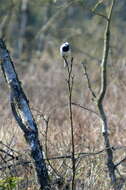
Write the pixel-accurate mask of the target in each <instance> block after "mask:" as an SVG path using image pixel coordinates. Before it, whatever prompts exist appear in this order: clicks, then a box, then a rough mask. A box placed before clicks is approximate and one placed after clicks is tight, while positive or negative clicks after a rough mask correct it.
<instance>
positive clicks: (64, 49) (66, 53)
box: [60, 42, 71, 67]
mask: <svg viewBox="0 0 126 190" xmlns="http://www.w3.org/2000/svg"><path fill="white" fill-rule="evenodd" d="M60 54H61V56H62V57H64V58H65V59H67V61H68V59H69V58H71V48H70V44H69V43H68V42H65V43H63V44H62V45H61V46H60ZM64 67H66V62H65V61H64Z"/></svg>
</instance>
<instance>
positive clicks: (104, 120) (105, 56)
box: [97, 0, 116, 184]
mask: <svg viewBox="0 0 126 190" xmlns="http://www.w3.org/2000/svg"><path fill="white" fill-rule="evenodd" d="M114 3H115V0H112V5H111V8H110V12H109V15H108V18H106V22H107V24H106V30H105V36H104V49H103V58H102V63H101V88H100V93H99V95H98V98H97V106H98V110H99V113H100V117H101V124H102V134H103V138H104V144H105V147H106V153H107V167H108V171H109V176H110V179H111V183H112V184H116V175H115V165H114V162H113V151H112V148H111V146H110V141H109V133H108V123H107V118H106V114H105V112H104V108H103V100H104V97H105V94H106V88H107V60H108V54H109V46H110V45H109V42H110V22H111V16H112V11H113V6H114Z"/></svg>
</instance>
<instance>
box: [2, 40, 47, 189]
mask: <svg viewBox="0 0 126 190" xmlns="http://www.w3.org/2000/svg"><path fill="white" fill-rule="evenodd" d="M0 58H1V69H2V71H3V74H4V77H5V79H6V82H7V84H8V86H9V89H10V104H11V108H12V113H13V116H14V118H15V120H16V121H17V123H18V125H19V127H20V128H21V129H22V131H23V132H24V137H25V139H26V142H27V143H28V145H29V147H30V151H31V157H32V159H33V161H34V162H33V163H34V167H35V170H36V175H37V181H38V185H39V186H40V189H41V190H45V189H47V188H48V186H49V181H48V172H47V168H46V164H45V161H44V158H43V152H42V147H41V145H40V141H39V138H38V128H37V125H36V122H35V120H34V118H33V115H32V113H31V110H30V107H29V101H28V99H27V97H26V95H25V93H24V91H23V89H22V87H21V82H20V81H19V79H18V76H17V73H16V71H15V67H14V64H13V62H12V60H11V58H10V55H9V52H8V50H7V48H6V46H5V43H4V41H3V40H2V39H0Z"/></svg>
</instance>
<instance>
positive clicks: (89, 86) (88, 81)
mask: <svg viewBox="0 0 126 190" xmlns="http://www.w3.org/2000/svg"><path fill="white" fill-rule="evenodd" d="M82 65H83V69H84V75H85V76H86V79H87V84H88V88H89V90H90V92H91V94H92V96H93V97H94V98H96V95H95V93H94V91H93V89H92V86H91V82H90V78H89V76H88V73H87V68H86V65H85V64H82Z"/></svg>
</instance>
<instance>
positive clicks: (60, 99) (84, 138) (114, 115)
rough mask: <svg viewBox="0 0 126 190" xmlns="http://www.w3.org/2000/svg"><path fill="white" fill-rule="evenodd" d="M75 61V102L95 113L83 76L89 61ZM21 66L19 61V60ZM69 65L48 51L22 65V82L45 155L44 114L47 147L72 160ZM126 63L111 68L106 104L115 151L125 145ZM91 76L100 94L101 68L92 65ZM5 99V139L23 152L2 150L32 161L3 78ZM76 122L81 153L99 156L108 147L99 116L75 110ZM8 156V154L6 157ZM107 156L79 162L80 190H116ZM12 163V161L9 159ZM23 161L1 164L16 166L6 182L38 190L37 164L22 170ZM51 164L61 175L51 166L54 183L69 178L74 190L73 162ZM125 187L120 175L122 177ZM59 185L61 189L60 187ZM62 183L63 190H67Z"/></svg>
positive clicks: (0, 134) (0, 109)
mask: <svg viewBox="0 0 126 190" xmlns="http://www.w3.org/2000/svg"><path fill="white" fill-rule="evenodd" d="M75 57H76V58H75V60H74V63H75V65H74V75H75V81H74V90H73V101H74V102H76V103H79V104H81V105H83V106H86V107H88V108H90V109H93V110H94V111H96V112H97V110H95V105H94V104H93V102H92V101H91V95H90V92H89V90H88V88H87V84H86V79H85V77H84V75H83V71H82V68H81V64H80V62H81V61H83V59H82V56H81V55H75ZM16 61H17V60H16ZM62 62H63V61H62V60H61V59H60V57H59V56H57V52H54V56H53V59H52V57H50V56H49V55H48V54H47V53H46V52H45V53H43V55H42V56H41V57H37V56H35V57H34V58H33V59H32V61H31V62H30V63H26V64H30V66H29V67H27V65H25V64H24V65H20V64H17V65H16V68H17V70H18V72H19V78H20V80H21V81H22V83H23V87H24V90H25V92H26V94H27V95H28V97H29V100H30V105H31V108H32V111H33V113H34V117H35V119H36V122H37V124H38V128H39V136H40V141H41V143H42V145H43V148H44V150H45V136H46V126H45V123H44V121H43V118H42V116H41V114H44V115H47V116H50V120H49V126H48V127H49V128H48V136H47V139H48V140H47V146H48V157H49V158H51V157H55V156H62V155H69V154H70V153H71V134H70V122H69V112H68V107H67V102H68V93H67V85H66V82H65V78H66V73H65V70H64V68H63V63H62ZM125 63H126V59H125V58H123V59H121V60H116V63H114V65H113V64H111V65H109V66H108V89H107V94H106V98H105V101H104V106H105V110H106V113H107V117H108V122H109V129H110V140H111V145H112V146H125V144H126V134H125V123H126V117H125V112H126V105H125V104H126V101H125V94H126V85H125V83H126V81H125V78H126V67H125ZM87 66H88V71H89V75H90V78H91V81H92V85H93V88H94V90H95V91H96V92H97V91H98V89H99V69H98V66H97V65H95V64H92V65H91V64H89V65H87ZM0 85H1V97H0V102H1V104H0V113H1V114H0V119H1V127H0V140H1V141H2V142H3V143H4V144H6V145H8V146H9V147H11V148H12V149H14V150H17V151H18V153H16V152H13V151H9V150H8V148H7V147H5V146H4V145H1V148H2V149H4V150H6V151H8V152H9V153H12V154H13V155H15V156H18V157H19V158H18V161H20V162H23V161H26V160H27V161H31V159H30V156H29V147H27V145H26V143H25V141H24V138H23V134H22V132H21V130H20V129H19V127H18V126H17V124H16V123H15V121H14V120H13V116H12V114H11V110H10V105H9V101H8V90H7V86H6V85H5V82H4V80H3V78H1V84H0ZM73 118H74V138H75V152H76V153H80V152H96V151H98V150H101V149H103V148H104V145H103V139H102V134H101V129H100V123H99V119H98V117H96V115H95V114H93V113H91V112H88V111H87V110H84V109H81V108H78V107H76V106H73ZM4 156H5V155H4ZM125 156H126V155H125V149H119V150H116V151H114V160H115V161H119V160H121V159H122V158H124V157H125ZM105 157H106V155H105V152H103V153H101V154H99V155H94V156H86V157H83V158H80V159H78V160H77V168H76V189H77V190H81V189H85V190H95V189H99V190H108V189H111V187H110V184H109V178H108V176H107V168H106V166H105ZM5 160H6V158H5ZM16 163H17V160H12V161H7V163H4V161H3V160H2V159H1V166H3V165H6V164H12V165H13V166H12V167H10V168H7V169H6V170H4V171H3V170H2V171H1V172H0V175H1V177H7V176H10V175H12V176H21V177H22V181H21V182H20V183H19V187H17V188H19V189H29V190H30V189H31V190H32V189H36V182H35V174H34V170H33V169H32V166H31V164H28V165H24V164H21V165H19V166H16V165H15V164H16ZM50 164H51V165H52V166H53V168H54V169H55V170H56V172H57V174H56V173H55V172H54V170H53V169H52V168H50V166H49V174H50V179H51V181H53V180H55V178H57V175H59V176H60V177H62V178H63V179H64V182H63V186H64V188H65V186H67V187H66V188H68V186H69V184H70V182H71V175H72V171H71V160H70V159H66V158H64V159H57V160H51V161H50ZM125 167H126V166H125V163H123V164H122V165H121V166H120V167H119V169H120V173H121V174H122V176H124V177H125V176H126V170H125ZM117 176H118V181H119V183H121V182H120V180H121V179H120V175H119V174H117ZM54 186H55V185H54ZM61 187H62V184H59V189H62V188H61ZM124 189H125V188H124Z"/></svg>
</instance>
